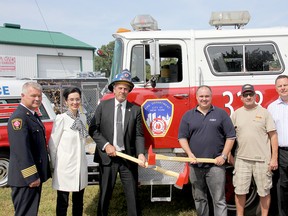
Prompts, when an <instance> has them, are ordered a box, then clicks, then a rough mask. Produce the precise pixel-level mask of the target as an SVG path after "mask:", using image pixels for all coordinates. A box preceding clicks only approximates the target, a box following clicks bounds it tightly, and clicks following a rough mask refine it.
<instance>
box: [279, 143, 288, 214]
mask: <svg viewBox="0 0 288 216" xmlns="http://www.w3.org/2000/svg"><path fill="white" fill-rule="evenodd" d="M278 157H279V176H280V178H279V186H278V188H279V196H278V197H279V198H280V200H279V202H280V209H279V215H280V216H288V151H287V150H282V149H279V156H278Z"/></svg>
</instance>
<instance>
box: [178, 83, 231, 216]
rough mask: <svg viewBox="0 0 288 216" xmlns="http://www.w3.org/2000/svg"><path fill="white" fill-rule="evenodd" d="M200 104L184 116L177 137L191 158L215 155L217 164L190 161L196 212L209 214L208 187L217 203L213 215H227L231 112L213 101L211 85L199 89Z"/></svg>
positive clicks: (197, 97)
mask: <svg viewBox="0 0 288 216" xmlns="http://www.w3.org/2000/svg"><path fill="white" fill-rule="evenodd" d="M196 99H197V102H198V105H197V106H196V108H194V109H192V110H189V111H187V112H186V113H185V114H184V116H183V117H182V120H181V123H180V127H179V134H178V139H179V143H180V145H181V147H182V148H183V149H184V151H185V152H186V153H187V155H188V157H190V158H215V159H216V162H215V164H206V163H201V164H200V163H199V164H196V163H194V164H191V166H190V181H191V184H192V193H193V198H194V202H195V207H196V210H197V215H201V216H209V205H208V199H207V191H208V189H209V191H210V194H211V197H212V199H213V204H214V215H221V216H226V215H227V205H226V199H225V166H223V165H224V163H225V161H226V160H227V156H228V154H229V152H230V151H231V149H232V147H233V144H234V140H235V137H236V135H235V130H234V126H233V124H232V122H231V119H230V117H229V116H228V114H227V113H226V112H225V111H224V110H222V109H220V108H217V107H215V106H213V105H212V103H211V102H212V91H211V88H210V87H209V86H200V87H199V88H198V89H197V92H196Z"/></svg>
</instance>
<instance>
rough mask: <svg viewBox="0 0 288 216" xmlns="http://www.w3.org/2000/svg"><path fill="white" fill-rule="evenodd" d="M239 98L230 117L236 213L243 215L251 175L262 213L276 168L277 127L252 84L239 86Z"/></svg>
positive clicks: (266, 210)
mask: <svg viewBox="0 0 288 216" xmlns="http://www.w3.org/2000/svg"><path fill="white" fill-rule="evenodd" d="M241 100H242V102H243V106H242V107H240V108H239V109H237V110H236V111H235V112H234V113H233V114H232V116H231V118H232V122H233V124H234V126H235V129H236V136H237V141H238V146H237V148H236V152H235V164H234V166H235V174H234V177H233V184H234V187H235V202H236V208H237V215H238V216H241V215H244V207H245V202H246V194H247V193H248V192H249V187H250V184H251V179H252V176H253V177H254V180H255V183H256V186H257V193H258V195H259V196H260V206H261V212H262V216H263V215H268V211H269V206H270V201H271V198H270V189H271V188H272V170H275V169H277V168H278V162H277V159H278V139H277V133H276V127H275V124H274V121H273V118H272V116H271V115H270V113H269V112H268V111H267V110H266V109H265V108H263V107H261V106H260V105H258V104H257V103H256V101H255V100H256V93H255V90H254V86H252V85H250V84H246V85H243V86H242V91H241ZM271 149H272V151H271ZM271 152H272V153H271Z"/></svg>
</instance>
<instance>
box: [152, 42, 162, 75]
mask: <svg viewBox="0 0 288 216" xmlns="http://www.w3.org/2000/svg"><path fill="white" fill-rule="evenodd" d="M149 49H150V60H151V61H150V63H151V76H155V75H159V74H160V62H159V44H158V42H157V41H155V40H153V41H152V42H150V43H149Z"/></svg>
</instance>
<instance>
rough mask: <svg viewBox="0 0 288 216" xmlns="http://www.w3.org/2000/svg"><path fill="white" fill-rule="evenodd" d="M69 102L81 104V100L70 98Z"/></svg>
mask: <svg viewBox="0 0 288 216" xmlns="http://www.w3.org/2000/svg"><path fill="white" fill-rule="evenodd" d="M68 101H69V102H74V101H75V102H76V103H79V102H80V101H81V99H80V98H69V99H68Z"/></svg>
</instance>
